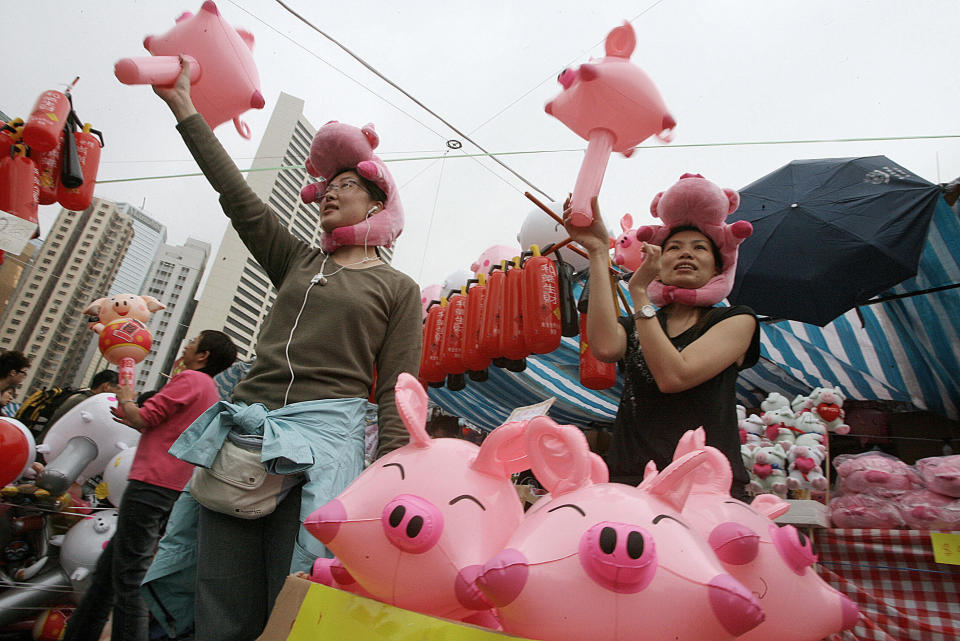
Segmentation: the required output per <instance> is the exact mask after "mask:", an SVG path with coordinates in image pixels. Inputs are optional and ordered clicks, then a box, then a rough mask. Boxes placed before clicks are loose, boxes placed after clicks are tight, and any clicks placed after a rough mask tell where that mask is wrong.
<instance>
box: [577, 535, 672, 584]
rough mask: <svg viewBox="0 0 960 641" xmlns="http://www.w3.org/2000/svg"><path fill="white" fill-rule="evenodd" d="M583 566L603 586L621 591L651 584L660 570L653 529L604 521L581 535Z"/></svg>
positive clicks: (580, 552)
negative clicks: (649, 530)
mask: <svg viewBox="0 0 960 641" xmlns="http://www.w3.org/2000/svg"><path fill="white" fill-rule="evenodd" d="M579 558H580V565H581V566H582V567H583V569H584V571H585V572H586V573H587V575H589V576H590V578H591V579H593V580H594V581H596V582H597V583H598V584H599V585H600V586H602V587H604V588H606V589H608V590H612V591H614V592H618V593H621V594H633V593H634V592H639V591H640V590H642V589H644V588H645V587H647V585H649V584H650V581H652V580H653V577H654V575H655V574H656V573H657V551H656V548H655V546H654V544H653V537H652V536H650V534H649V532H647V531H646V530H644V529H643V528H640V527H638V526H636V525H631V524H628V523H614V522H612V521H602V522H600V523H597V524H596V525H594V526H593V527H591V528H590V529H589V530H587V531H586V532H584V533H583V536H581V537H580V547H579Z"/></svg>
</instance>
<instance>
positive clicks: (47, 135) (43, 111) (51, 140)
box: [23, 89, 70, 152]
mask: <svg viewBox="0 0 960 641" xmlns="http://www.w3.org/2000/svg"><path fill="white" fill-rule="evenodd" d="M69 115H70V101H69V100H68V99H67V96H66V94H64V93H62V92H60V91H56V90H55V89H50V90H49V91H44V92H43V93H42V94H40V97H39V98H38V99H37V104H35V105H34V106H33V113H31V114H30V118H29V119H28V120H27V124H26V125H24V127H23V142H25V143H27V144H28V145H30V148H31V149H33V150H34V151H37V152H41V151H50V150H51V149H53V148H54V147H56V146H57V142H58V141H59V140H60V132H61V131H63V128H64V127H65V126H66V124H67V116H69Z"/></svg>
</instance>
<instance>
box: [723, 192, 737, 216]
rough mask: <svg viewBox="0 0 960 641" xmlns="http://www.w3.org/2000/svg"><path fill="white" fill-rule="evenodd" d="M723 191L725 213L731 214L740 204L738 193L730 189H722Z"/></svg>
mask: <svg viewBox="0 0 960 641" xmlns="http://www.w3.org/2000/svg"><path fill="white" fill-rule="evenodd" d="M723 193H724V194H726V195H727V203H728V205H727V214H728V215H729V214H732V213H733V212H735V211H737V207H739V206H740V194H738V193H737V192H735V191H734V190H732V189H724V190H723Z"/></svg>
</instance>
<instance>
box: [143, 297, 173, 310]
mask: <svg viewBox="0 0 960 641" xmlns="http://www.w3.org/2000/svg"><path fill="white" fill-rule="evenodd" d="M140 298H142V299H143V302H145V303H146V304H147V309H148V310H150V311H151V312H156V311H159V310H161V309H166V308H167V306H166V305H164V304H163V303H161V302H160V301H158V300H157V299H156V298H154V297H153V296H141V297H140Z"/></svg>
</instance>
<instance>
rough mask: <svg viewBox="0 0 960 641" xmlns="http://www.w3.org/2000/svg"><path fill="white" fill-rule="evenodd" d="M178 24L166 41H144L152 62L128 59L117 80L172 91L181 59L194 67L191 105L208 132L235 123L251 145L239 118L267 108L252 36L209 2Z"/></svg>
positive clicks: (116, 69) (118, 68) (157, 38)
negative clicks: (246, 112)
mask: <svg viewBox="0 0 960 641" xmlns="http://www.w3.org/2000/svg"><path fill="white" fill-rule="evenodd" d="M176 22H177V24H176V26H174V27H173V29H171V30H170V31H168V32H167V33H165V34H164V35H162V36H147V37H146V38H145V39H144V41H143V46H144V47H145V48H146V50H147V51H149V52H150V53H151V54H153V57H152V58H124V59H123V60H120V61H118V62H117V64H116V66H115V67H114V75H116V76H117V79H118V80H119V81H120V82H122V83H124V84H126V85H144V84H147V85H172V84H173V83H174V81H175V80H176V79H177V76H178V75H179V74H180V59H179V56H180V55H181V54H182V55H183V56H184V58H186V59H187V60H188V61H189V62H190V82H191V84H192V85H193V86H192V87H191V89H190V94H191V96H192V98H193V104H194V105H195V106H196V108H197V111H199V112H200V114H201V115H202V116H203V118H204V120H206V121H207V124H209V125H210V128H211V129H213V128H215V127H217V126H218V125H220V124H223V123H224V122H227V121H228V120H233V125H234V126H235V127H236V128H237V132H238V133H239V134H240V135H241V136H243V137H244V138H248V139H249V138H250V126H249V125H247V123H245V122H243V121H241V120H240V114H242V113H243V112H245V111H247V110H248V109H263V106H264V104H266V103H265V102H264V100H263V94H261V93H260V75H259V74H258V73H257V66H256V64H255V63H254V62H253V55H252V54H251V51H252V50H253V35H252V34H250V33H249V32H247V31H244V30H243V29H234V28H233V27H231V26H230V25H229V24H227V22H226V20H224V19H223V16H221V15H220V11H219V10H218V9H217V5H215V4H214V3H213V2H212V1H211V0H207V1H206V2H204V3H203V6H202V7H200V12H199V13H197V14H192V13H190V12H189V11H188V12H185V13H183V15H181V16H180V17H179V18H177V21H176Z"/></svg>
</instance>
